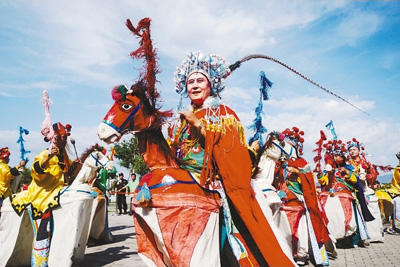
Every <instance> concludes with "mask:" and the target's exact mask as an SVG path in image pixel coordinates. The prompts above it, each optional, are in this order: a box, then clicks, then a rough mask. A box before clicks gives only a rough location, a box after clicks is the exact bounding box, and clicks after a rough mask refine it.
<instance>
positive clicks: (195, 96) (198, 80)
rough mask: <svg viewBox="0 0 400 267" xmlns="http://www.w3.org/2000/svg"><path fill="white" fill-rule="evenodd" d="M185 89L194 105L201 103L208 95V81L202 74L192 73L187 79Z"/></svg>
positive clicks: (209, 91) (209, 90)
mask: <svg viewBox="0 0 400 267" xmlns="http://www.w3.org/2000/svg"><path fill="white" fill-rule="evenodd" d="M187 91H188V95H189V98H190V100H192V102H193V103H194V104H195V105H202V104H203V103H204V101H205V100H206V99H207V97H209V96H210V93H211V88H210V83H209V82H208V80H207V78H206V76H204V75H203V74H201V73H198V72H197V73H193V74H192V75H190V77H189V79H188V81H187Z"/></svg>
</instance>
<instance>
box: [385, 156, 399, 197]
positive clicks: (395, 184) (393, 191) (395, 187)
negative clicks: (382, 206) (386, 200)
mask: <svg viewBox="0 0 400 267" xmlns="http://www.w3.org/2000/svg"><path fill="white" fill-rule="evenodd" d="M386 192H388V193H389V194H390V195H392V196H396V195H400V164H399V165H397V167H396V168H394V170H393V178H392V184H391V185H390V188H388V189H387V190H386Z"/></svg>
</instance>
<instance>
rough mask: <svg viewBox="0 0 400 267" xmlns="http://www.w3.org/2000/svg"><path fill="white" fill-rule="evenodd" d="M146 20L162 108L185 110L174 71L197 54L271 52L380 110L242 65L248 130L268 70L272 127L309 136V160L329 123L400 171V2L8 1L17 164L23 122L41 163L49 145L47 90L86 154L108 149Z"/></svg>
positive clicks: (239, 88) (5, 75)
mask: <svg viewBox="0 0 400 267" xmlns="http://www.w3.org/2000/svg"><path fill="white" fill-rule="evenodd" d="M144 17H150V18H151V19H152V28H151V30H152V39H153V40H154V45H155V47H156V48H157V49H158V57H159V64H160V69H161V71H162V73H161V74H160V75H159V76H158V80H159V81H160V83H159V84H158V85H157V86H158V89H159V91H160V92H161V94H162V98H163V102H162V106H163V108H165V109H171V108H175V107H176V106H177V104H178V101H179V97H178V95H177V94H176V93H175V92H174V83H173V73H174V71H175V69H176V67H178V66H180V63H181V61H182V60H183V59H184V58H185V57H186V54H187V53H189V52H190V51H194V52H196V51H201V52H203V53H204V54H208V53H215V54H220V55H222V56H224V57H225V58H226V59H227V61H229V62H230V63H234V62H235V61H237V60H239V59H241V58H243V57H244V56H247V55H249V54H264V55H268V56H271V57H274V58H276V59H278V60H280V61H282V62H284V63H286V64H287V65H289V66H291V67H293V68H294V69H296V70H298V71H299V72H301V73H302V74H304V75H306V76H307V77H309V78H310V79H312V80H314V81H315V82H317V83H319V84H321V85H322V86H324V87H326V88H327V89H329V90H330V91H332V92H334V93H336V94H338V95H340V96H341V97H343V98H344V99H346V100H348V101H349V102H351V103H352V104H354V105H355V106H357V107H358V108H360V109H362V110H363V111H365V112H366V113H368V114H370V115H366V114H365V113H362V112H360V111H358V110H357V109H355V108H354V107H352V106H350V105H349V104H347V103H345V102H343V101H341V100H340V99H338V98H335V97H334V96H332V95H330V94H328V93H326V92H324V91H322V90H321V89H319V88H317V87H316V86H314V85H312V84H310V83H308V82H307V81H305V80H303V79H302V78H300V77H299V76H297V75H295V74H293V73H292V72H290V71H288V70H287V69H285V68H284V67H282V66H280V65H278V64H276V63H273V62H271V61H266V60H261V59H258V60H252V61H249V62H246V63H244V64H243V65H242V67H240V68H239V69H237V70H235V71H234V72H233V73H232V74H231V75H230V76H229V77H228V78H227V80H226V89H225V91H224V92H223V93H222V98H223V99H224V100H225V101H226V102H227V103H228V104H229V105H230V106H231V107H232V108H234V109H235V110H236V112H237V113H238V115H239V117H240V118H241V120H242V122H243V124H244V125H245V126H249V125H251V123H252V120H253V118H254V108H255V107H256V105H257V101H258V99H259V90H258V74H259V72H260V71H261V70H262V71H264V72H265V73H266V74H267V77H268V78H269V79H270V80H271V81H272V82H273V83H274V85H273V87H272V89H271V99H270V100H268V101H265V102H264V113H265V114H264V117H263V124H264V125H265V127H266V128H267V129H268V130H269V131H273V130H284V129H285V128H287V127H292V126H297V127H299V128H300V129H302V130H303V131H305V148H304V150H305V158H306V159H307V160H308V161H310V162H311V163H312V158H313V157H314V156H315V155H314V154H313V152H312V150H313V149H314V148H315V142H316V141H317V140H318V139H319V131H320V130H324V131H325V132H326V133H327V135H328V137H329V136H331V135H330V132H329V131H328V130H327V129H326V128H325V125H326V124H327V123H328V122H329V121H330V120H332V121H333V123H334V125H335V129H336V133H337V135H338V138H339V139H342V140H344V141H347V140H350V139H351V138H353V137H356V138H357V139H358V140H360V141H361V142H362V143H363V144H364V146H365V148H366V151H367V152H368V154H369V157H368V159H369V160H370V161H371V162H373V163H375V164H377V165H392V166H396V165H397V163H398V161H397V159H396V157H395V153H397V152H399V151H400V139H399V136H400V135H399V133H400V119H399V115H400V107H399V104H398V103H399V100H400V90H399V89H400V88H399V84H400V49H399V48H400V2H398V1H229V2H228V1H171V0H167V1H133V0H131V1H64V0H62V1H1V2H0V114H1V116H0V146H1V147H4V146H8V147H9V148H10V149H11V153H12V154H11V163H12V164H16V163H17V162H18V156H19V144H17V143H16V141H17V139H18V137H19V126H23V127H24V128H26V129H28V130H29V131H30V134H29V135H27V136H24V138H25V140H26V142H25V149H27V150H31V151H32V152H31V153H30V154H28V157H29V158H30V159H33V158H34V156H35V155H36V154H38V153H39V152H40V151H41V150H42V149H44V148H45V147H46V146H47V144H46V143H45V142H44V141H43V138H42V136H41V134H40V130H41V124H42V121H43V120H44V117H45V114H44V108H43V105H42V103H41V102H40V100H41V98H42V93H43V90H47V91H48V93H49V96H50V98H51V99H52V101H53V103H52V105H51V107H50V113H51V118H52V121H53V122H57V121H60V122H61V123H63V124H66V123H69V124H71V125H72V136H73V137H74V139H75V140H76V145H77V150H78V153H79V154H80V153H82V152H83V151H84V150H85V149H86V148H87V147H89V146H91V145H93V144H94V143H96V142H97V143H100V144H102V145H105V144H104V143H102V142H101V141H100V140H99V139H98V137H97V127H98V125H99V123H100V122H101V120H102V119H103V117H104V115H105V114H106V112H107V111H108V109H109V108H110V107H111V105H112V103H113V101H112V99H111V95H110V91H111V88H112V87H113V86H114V85H117V84H123V83H126V84H128V85H130V84H132V83H133V82H134V80H135V79H136V78H137V76H138V71H137V69H138V68H140V67H141V62H137V61H134V60H132V59H131V58H130V57H129V53H130V52H131V51H133V50H135V49H136V48H137V47H138V40H137V39H136V38H135V37H134V36H133V35H132V34H131V33H130V31H129V30H128V29H127V28H126V26H125V21H126V19H128V18H129V19H131V21H132V23H133V24H134V25H136V23H137V22H138V21H139V20H140V19H141V18H144ZM187 103H188V102H187V101H186V102H185V104H187ZM246 133H247V137H250V136H251V134H252V132H251V131H249V130H247V132H246ZM129 137H130V136H129ZM107 147H108V148H110V146H107ZM312 164H313V163H312ZM28 165H30V164H28ZM120 171H124V172H125V173H127V170H124V169H123V168H120Z"/></svg>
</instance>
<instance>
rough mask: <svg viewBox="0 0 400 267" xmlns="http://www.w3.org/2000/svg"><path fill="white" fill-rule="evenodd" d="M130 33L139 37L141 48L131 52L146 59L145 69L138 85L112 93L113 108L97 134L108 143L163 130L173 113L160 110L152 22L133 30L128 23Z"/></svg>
mask: <svg viewBox="0 0 400 267" xmlns="http://www.w3.org/2000/svg"><path fill="white" fill-rule="evenodd" d="M126 25H127V27H128V29H129V30H130V31H131V32H132V33H133V34H135V35H136V36H138V37H140V38H141V40H140V47H139V48H138V49H137V50H135V51H133V52H131V54H130V56H131V57H132V58H134V59H139V58H144V59H145V62H146V64H145V66H144V67H143V68H142V70H141V74H140V77H139V81H138V82H137V83H136V84H134V85H133V86H132V87H131V88H128V87H127V86H125V85H117V86H115V87H114V88H113V90H112V97H113V99H114V101H115V103H114V105H113V106H112V107H111V109H110V110H109V111H108V112H107V114H106V116H105V117H104V119H103V121H102V123H101V124H100V125H99V128H98V131H97V134H98V136H99V138H100V139H101V140H103V141H105V142H106V143H114V142H117V141H119V140H120V139H121V137H122V135H124V134H125V133H128V132H141V131H143V130H145V129H154V128H157V129H160V128H161V124H162V123H163V122H164V120H165V119H166V118H167V117H170V116H171V115H172V113H171V112H170V111H166V112H162V111H160V110H159V107H157V100H159V98H160V94H159V93H158V91H157V90H156V88H155V83H156V82H157V80H156V74H157V73H159V72H160V71H159V70H158V65H157V62H156V52H155V49H154V48H153V44H152V41H151V38H150V19H149V18H144V19H142V20H141V21H139V23H138V26H137V27H136V28H135V27H133V25H132V23H131V21H130V20H129V19H128V20H127V22H126Z"/></svg>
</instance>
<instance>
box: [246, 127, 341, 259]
mask: <svg viewBox="0 0 400 267" xmlns="http://www.w3.org/2000/svg"><path fill="white" fill-rule="evenodd" d="M287 130H288V129H287ZM287 130H285V132H286V131H287ZM284 136H285V135H284V134H283V133H279V132H271V133H270V134H269V135H268V138H267V142H266V144H265V145H264V146H263V147H262V148H261V149H260V151H259V154H258V157H257V160H256V164H257V167H256V170H255V172H254V173H255V176H254V182H253V184H254V186H256V187H259V188H261V189H262V192H263V193H264V195H265V196H266V200H267V201H268V202H269V203H270V204H271V206H270V207H271V209H272V210H273V214H274V219H275V223H276V224H277V225H278V227H279V229H280V230H281V232H283V233H284V235H283V236H284V237H285V239H286V240H287V242H288V244H289V246H290V249H291V250H292V251H293V256H294V258H295V259H296V260H297V261H299V264H300V262H303V263H305V259H306V258H307V257H308V252H309V244H311V248H310V249H312V253H311V255H314V259H313V260H314V262H316V264H319V265H322V264H324V265H326V264H328V262H329V260H328V257H327V253H326V251H325V246H324V244H325V243H328V242H329V245H330V246H329V252H331V253H332V255H335V247H334V245H333V244H332V243H331V242H330V238H329V235H328V232H327V229H326V226H325V225H326V223H327V221H326V220H324V218H325V219H326V217H324V216H325V214H324V212H323V211H322V210H321V207H320V205H319V203H318V200H317V195H316V190H315V183H314V180H313V175H312V173H311V170H309V165H308V164H307V162H306V161H305V160H304V159H302V158H300V157H299V156H298V153H299V152H298V151H299V150H300V151H301V150H302V149H301V147H299V148H296V146H295V144H293V142H288V141H286V140H285V138H284ZM300 154H301V152H300ZM288 165H289V166H290V167H292V168H297V169H298V170H299V177H300V179H301V181H302V187H304V191H305V193H304V194H303V192H298V194H296V193H297V192H296V193H293V192H292V191H291V190H289V189H288V186H287V180H288V179H287V177H286V172H287V170H286V168H287V167H288ZM307 170H309V171H308V172H307ZM306 203H307V204H308V206H307V205H306ZM311 218H312V219H311ZM323 220H324V221H323Z"/></svg>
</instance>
